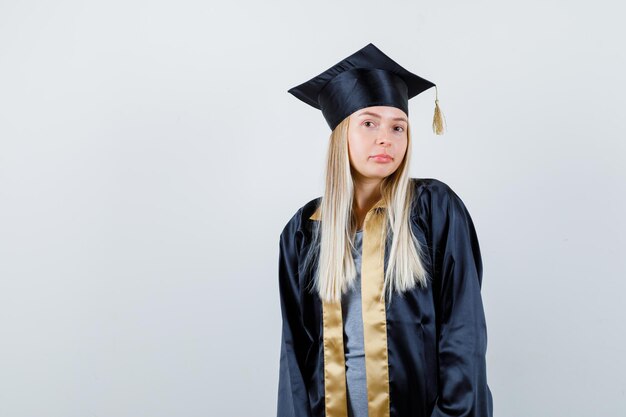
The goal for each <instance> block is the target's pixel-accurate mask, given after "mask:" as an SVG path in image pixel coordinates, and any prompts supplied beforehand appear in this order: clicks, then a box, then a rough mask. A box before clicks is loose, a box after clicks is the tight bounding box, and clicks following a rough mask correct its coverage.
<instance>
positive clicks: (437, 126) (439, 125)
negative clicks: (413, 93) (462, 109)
mask: <svg viewBox="0 0 626 417" xmlns="http://www.w3.org/2000/svg"><path fill="white" fill-rule="evenodd" d="M444 124H445V118H444V116H443V113H442V112H441V109H440V108H439V95H438V93H437V86H435V115H434V116H433V132H435V134H436V135H442V134H443V132H444Z"/></svg>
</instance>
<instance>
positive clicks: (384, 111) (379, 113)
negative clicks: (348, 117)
mask: <svg viewBox="0 0 626 417" xmlns="http://www.w3.org/2000/svg"><path fill="white" fill-rule="evenodd" d="M352 116H353V117H379V118H383V119H396V118H402V119H404V120H407V119H408V118H407V115H406V113H405V112H404V111H402V110H401V109H399V108H397V107H392V106H370V107H364V108H362V109H359V110H357V111H355V112H354V113H352Z"/></svg>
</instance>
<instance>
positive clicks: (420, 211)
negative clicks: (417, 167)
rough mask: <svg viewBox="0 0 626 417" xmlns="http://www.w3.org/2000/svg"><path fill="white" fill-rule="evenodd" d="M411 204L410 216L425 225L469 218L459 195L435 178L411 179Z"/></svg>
mask: <svg viewBox="0 0 626 417" xmlns="http://www.w3.org/2000/svg"><path fill="white" fill-rule="evenodd" d="M411 182H412V183H413V186H414V188H413V204H412V209H411V216H412V217H413V218H416V217H419V218H421V219H422V220H424V221H425V222H427V223H429V224H430V223H432V221H433V220H446V219H448V218H450V217H451V216H453V217H459V216H458V215H461V217H465V216H469V212H468V210H467V208H466V206H465V203H464V202H463V200H462V199H461V197H460V196H459V194H458V193H457V192H456V191H455V190H454V189H453V188H452V187H451V186H450V185H449V184H447V183H445V182H444V181H441V180H439V179H436V178H411Z"/></svg>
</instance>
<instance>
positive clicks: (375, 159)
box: [348, 106, 408, 179]
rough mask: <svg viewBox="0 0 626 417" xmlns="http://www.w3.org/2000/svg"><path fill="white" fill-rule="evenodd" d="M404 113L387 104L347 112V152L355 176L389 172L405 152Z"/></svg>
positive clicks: (405, 121)
mask: <svg viewBox="0 0 626 417" xmlns="http://www.w3.org/2000/svg"><path fill="white" fill-rule="evenodd" d="M407 124H408V120H407V115H406V113H404V112H403V111H402V110H400V109H398V108H396V107H390V106H372V107H366V108H364V109H360V110H357V111H355V112H354V113H352V114H351V115H350V124H349V127H348V154H349V155H350V165H351V166H352V168H353V171H355V172H354V175H355V176H356V179H369V178H371V179H374V178H376V179H383V178H385V177H387V176H389V175H391V174H393V173H394V172H395V171H396V169H398V167H399V166H400V163H401V162H402V160H403V159H404V154H405V153H406V149H407V144H408V137H407V133H406V130H407Z"/></svg>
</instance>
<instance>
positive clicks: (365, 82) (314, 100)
mask: <svg viewBox="0 0 626 417" xmlns="http://www.w3.org/2000/svg"><path fill="white" fill-rule="evenodd" d="M434 86H435V84H434V83H432V82H430V81H428V80H426V79H424V78H422V77H420V76H418V75H416V74H413V73H411V72H409V71H407V70H406V69H404V68H403V67H401V66H400V65H399V64H398V63H397V62H395V61H394V60H392V59H391V58H389V57H388V56H387V55H385V54H384V53H383V52H382V51H381V50H380V49H378V48H377V47H376V46H374V44H372V43H369V44H368V45H366V46H365V47H363V48H361V49H360V50H358V51H357V52H355V53H354V54H352V55H350V56H349V57H347V58H345V59H343V60H342V61H340V62H338V63H337V64H335V65H333V66H332V67H330V68H329V69H327V70H326V71H324V72H323V73H321V74H319V75H318V76H316V77H313V78H312V79H310V80H309V81H307V82H305V83H302V84H300V85H298V86H296V87H293V88H291V89H289V90H288V92H289V93H291V94H293V95H294V96H295V97H297V98H298V99H300V100H302V101H303V102H305V103H307V104H309V105H310V106H313V107H315V108H316V109H319V110H321V111H322V114H323V116H324V118H325V119H326V122H327V123H328V126H329V127H330V128H331V130H333V129H334V128H335V127H336V126H337V125H338V124H339V123H340V122H341V121H342V120H343V119H344V118H346V117H347V116H349V115H351V114H352V113H354V112H355V111H357V110H359V109H362V108H365V107H370V106H391V107H397V108H399V109H401V110H402V111H404V112H405V113H406V115H407V116H408V114H409V105H408V101H409V99H410V98H412V97H414V96H416V95H418V94H420V93H421V92H423V91H425V90H427V89H429V88H431V87H434Z"/></svg>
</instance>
